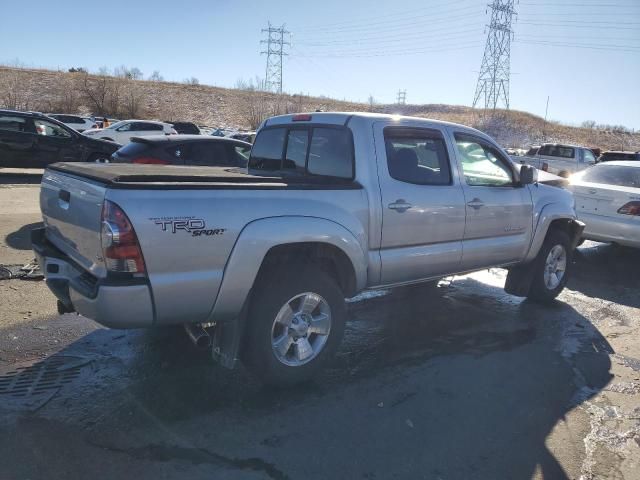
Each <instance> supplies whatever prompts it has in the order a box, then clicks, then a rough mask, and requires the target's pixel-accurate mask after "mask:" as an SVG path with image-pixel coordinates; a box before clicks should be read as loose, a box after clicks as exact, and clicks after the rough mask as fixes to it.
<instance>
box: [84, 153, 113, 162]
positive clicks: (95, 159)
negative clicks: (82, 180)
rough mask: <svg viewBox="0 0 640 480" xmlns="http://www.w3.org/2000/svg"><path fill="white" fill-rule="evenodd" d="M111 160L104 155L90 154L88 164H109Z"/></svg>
mask: <svg viewBox="0 0 640 480" xmlns="http://www.w3.org/2000/svg"><path fill="white" fill-rule="evenodd" d="M110 161H111V158H110V157H109V155H107V154H106V153H92V154H91V155H90V156H89V162H94V163H109V162H110Z"/></svg>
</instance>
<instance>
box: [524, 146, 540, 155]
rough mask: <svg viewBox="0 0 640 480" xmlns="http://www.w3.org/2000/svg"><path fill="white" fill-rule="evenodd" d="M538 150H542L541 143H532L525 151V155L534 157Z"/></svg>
mask: <svg viewBox="0 0 640 480" xmlns="http://www.w3.org/2000/svg"><path fill="white" fill-rule="evenodd" d="M538 150H540V145H531V146H530V147H529V149H528V150H527V151H526V152H525V155H526V156H529V157H533V156H535V155H536V154H537V153H538Z"/></svg>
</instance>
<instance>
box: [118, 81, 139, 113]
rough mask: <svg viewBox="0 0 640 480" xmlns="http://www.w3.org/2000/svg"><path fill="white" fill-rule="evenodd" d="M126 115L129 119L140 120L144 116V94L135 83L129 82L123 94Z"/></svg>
mask: <svg viewBox="0 0 640 480" xmlns="http://www.w3.org/2000/svg"><path fill="white" fill-rule="evenodd" d="M123 104H124V108H123V110H124V114H125V116H127V117H128V118H140V117H141V116H142V93H141V91H140V90H139V88H138V86H137V85H136V84H135V83H133V82H128V83H127V85H126V86H125V88H124V94H123Z"/></svg>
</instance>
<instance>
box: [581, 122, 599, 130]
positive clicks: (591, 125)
mask: <svg viewBox="0 0 640 480" xmlns="http://www.w3.org/2000/svg"><path fill="white" fill-rule="evenodd" d="M595 126H596V122H595V120H585V121H584V122H582V125H581V127H582V128H588V129H589V130H593V128H594V127H595Z"/></svg>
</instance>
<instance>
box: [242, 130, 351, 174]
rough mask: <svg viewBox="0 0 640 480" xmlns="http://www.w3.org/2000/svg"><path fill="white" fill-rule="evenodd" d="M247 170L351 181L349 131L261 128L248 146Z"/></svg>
mask: <svg viewBox="0 0 640 480" xmlns="http://www.w3.org/2000/svg"><path fill="white" fill-rule="evenodd" d="M249 170H252V171H253V172H256V171H258V172H265V173H266V172H274V173H275V172H278V173H281V174H285V175H287V174H290V175H303V176H308V177H313V176H319V177H320V176H321V177H331V178H336V179H345V180H352V179H353V178H354V176H355V170H354V153H353V137H352V135H351V131H350V130H349V129H348V128H347V127H343V126H334V125H305V126H298V125H291V126H290V125H282V126H276V127H266V128H263V129H262V130H261V131H260V132H259V133H258V136H257V137H256V141H255V143H254V144H253V147H252V149H251V155H250V157H249Z"/></svg>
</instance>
